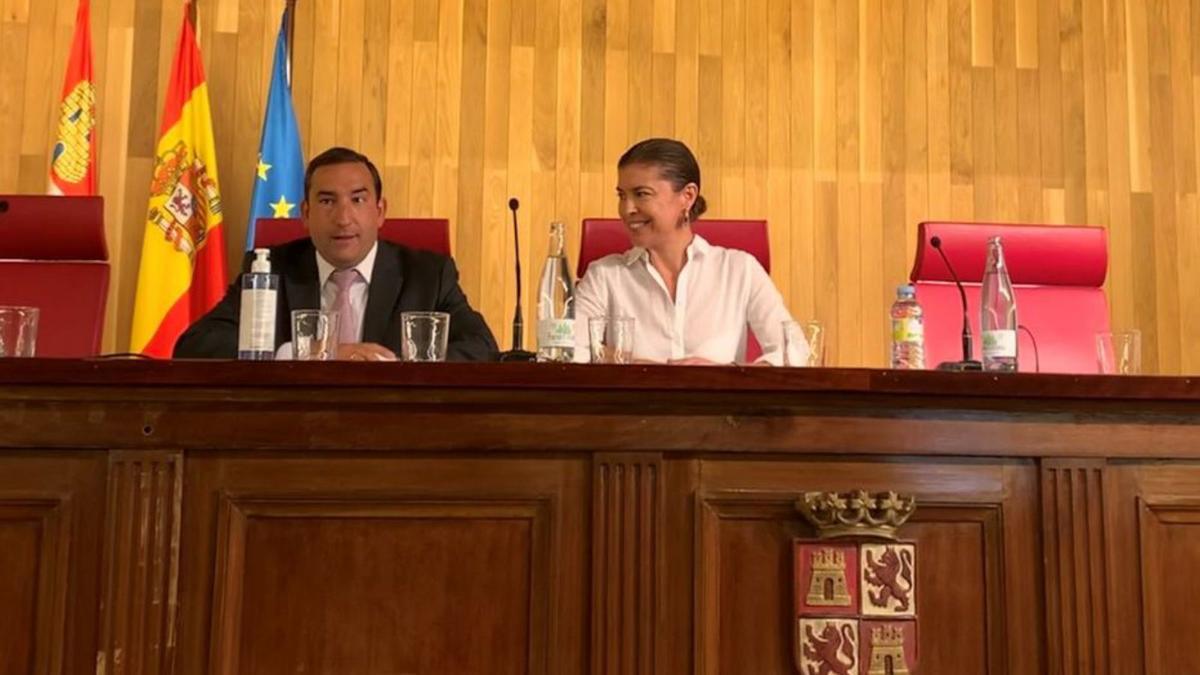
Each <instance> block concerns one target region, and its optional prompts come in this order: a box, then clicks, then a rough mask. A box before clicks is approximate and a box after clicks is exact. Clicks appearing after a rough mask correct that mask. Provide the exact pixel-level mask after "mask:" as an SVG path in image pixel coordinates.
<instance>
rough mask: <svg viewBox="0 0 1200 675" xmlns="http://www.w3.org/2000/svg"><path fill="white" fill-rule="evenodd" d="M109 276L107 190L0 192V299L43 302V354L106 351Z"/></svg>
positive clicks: (39, 304)
mask: <svg viewBox="0 0 1200 675" xmlns="http://www.w3.org/2000/svg"><path fill="white" fill-rule="evenodd" d="M108 279H109V266H108V246H107V244H106V243H105V239H104V200H103V199H102V198H101V197H51V196H44V195H0V305H28V306H32V307H37V308H39V310H40V313H39V316H38V340H37V355H38V356H58V357H72V358H82V357H88V356H95V355H96V354H99V353H100V338H101V336H102V335H103V333H104V310H105V306H106V305H107V302H108Z"/></svg>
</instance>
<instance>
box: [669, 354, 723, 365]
mask: <svg viewBox="0 0 1200 675" xmlns="http://www.w3.org/2000/svg"><path fill="white" fill-rule="evenodd" d="M667 363H669V364H670V365H672V366H726V365H729V364H727V363H717V362H716V361H709V360H708V359H706V358H704V357H702V356H685V357H683V358H682V359H670V360H668V361H667Z"/></svg>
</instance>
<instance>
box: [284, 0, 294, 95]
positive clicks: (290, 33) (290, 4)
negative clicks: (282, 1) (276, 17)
mask: <svg viewBox="0 0 1200 675" xmlns="http://www.w3.org/2000/svg"><path fill="white" fill-rule="evenodd" d="M286 6H287V47H288V48H287V79H288V86H289V87H290V86H291V85H292V54H294V53H295V51H296V0H287V2H286Z"/></svg>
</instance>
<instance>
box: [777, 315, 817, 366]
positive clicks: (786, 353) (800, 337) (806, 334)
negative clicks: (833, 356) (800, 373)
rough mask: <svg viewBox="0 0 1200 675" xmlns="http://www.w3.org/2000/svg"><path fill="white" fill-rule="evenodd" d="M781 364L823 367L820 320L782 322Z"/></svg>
mask: <svg viewBox="0 0 1200 675" xmlns="http://www.w3.org/2000/svg"><path fill="white" fill-rule="evenodd" d="M783 365H785V366H791V367H793V368H794V367H807V368H823V367H825V327H824V325H823V324H822V323H821V322H820V321H817V320H815V319H813V320H811V321H784V322H783Z"/></svg>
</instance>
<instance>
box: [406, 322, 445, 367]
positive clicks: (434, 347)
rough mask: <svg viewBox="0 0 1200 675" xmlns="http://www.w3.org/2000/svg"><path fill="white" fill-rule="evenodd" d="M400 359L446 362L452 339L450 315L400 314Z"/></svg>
mask: <svg viewBox="0 0 1200 675" xmlns="http://www.w3.org/2000/svg"><path fill="white" fill-rule="evenodd" d="M400 331H401V334H400V358H401V359H402V360H404V361H445V360H446V346H447V344H449V339H450V315H449V314H447V313H445V312H402V313H401V314H400Z"/></svg>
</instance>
